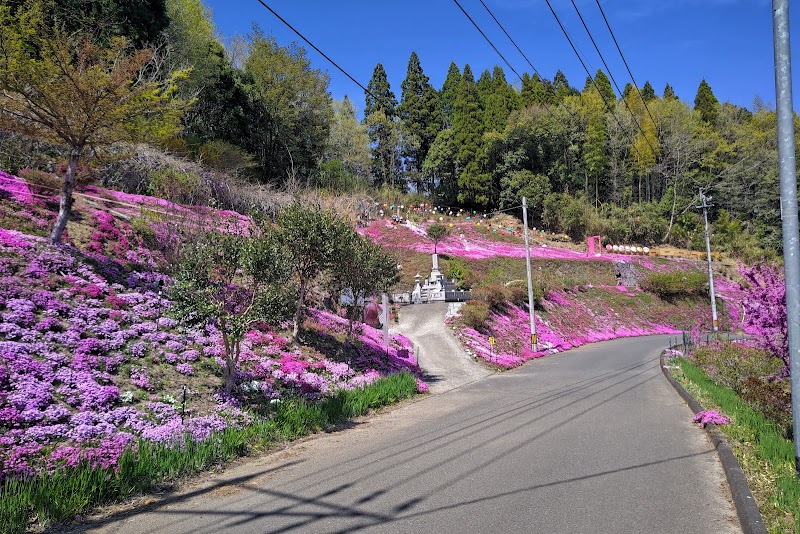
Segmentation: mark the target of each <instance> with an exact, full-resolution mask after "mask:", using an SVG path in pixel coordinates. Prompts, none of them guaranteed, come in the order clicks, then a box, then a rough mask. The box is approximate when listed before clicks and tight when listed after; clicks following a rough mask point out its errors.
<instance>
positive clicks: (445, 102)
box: [439, 62, 461, 127]
mask: <svg viewBox="0 0 800 534" xmlns="http://www.w3.org/2000/svg"><path fill="white" fill-rule="evenodd" d="M460 84H461V71H460V70H459V69H458V65H456V64H455V62H451V63H450V68H449V69H448V70H447V77H446V78H445V79H444V84H443V85H442V90H441V91H440V92H439V101H440V102H441V105H442V119H443V120H444V122H445V126H447V127H450V126H452V124H453V107H454V106H455V103H456V98H457V97H458V86H459V85H460Z"/></svg>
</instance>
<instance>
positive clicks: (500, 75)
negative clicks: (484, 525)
mask: <svg viewBox="0 0 800 534" xmlns="http://www.w3.org/2000/svg"><path fill="white" fill-rule="evenodd" d="M518 107H519V96H518V95H517V92H516V91H514V88H513V87H511V86H510V85H509V84H508V82H507V81H506V75H505V73H504V72H503V69H502V68H500V67H499V66H495V68H494V71H493V72H492V76H491V86H490V87H489V89H488V92H487V94H486V95H484V98H483V127H484V130H485V131H487V132H488V131H492V130H494V131H496V132H502V131H503V130H504V129H505V126H506V121H507V120H508V116H509V115H510V114H511V112H512V111H514V110H515V109H517V108H518Z"/></svg>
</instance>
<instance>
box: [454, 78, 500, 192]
mask: <svg viewBox="0 0 800 534" xmlns="http://www.w3.org/2000/svg"><path fill="white" fill-rule="evenodd" d="M482 122H483V121H482V118H481V109H480V101H479V99H478V90H477V87H476V86H475V79H474V78H473V76H472V70H471V69H470V67H469V65H465V66H464V73H463V75H462V76H461V83H460V85H459V87H458V96H457V98H456V101H455V104H454V113H453V134H454V140H455V145H456V149H457V151H458V152H457V155H456V161H457V162H458V167H460V169H461V172H460V173H459V174H458V178H457V179H458V201H459V202H460V203H462V204H466V205H468V206H476V207H482V206H486V205H488V204H489V197H490V186H491V175H487V174H486V173H484V172H483V168H482V166H483V165H482V164H483V162H482V152H481V136H482V134H483V131H482Z"/></svg>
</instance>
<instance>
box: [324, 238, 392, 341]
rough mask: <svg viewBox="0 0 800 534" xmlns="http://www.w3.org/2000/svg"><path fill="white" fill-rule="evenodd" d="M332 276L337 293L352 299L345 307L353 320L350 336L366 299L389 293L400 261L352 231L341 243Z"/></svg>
mask: <svg viewBox="0 0 800 534" xmlns="http://www.w3.org/2000/svg"><path fill="white" fill-rule="evenodd" d="M330 275H331V284H332V287H333V289H334V293H335V294H336V295H339V294H343V293H346V294H347V295H348V297H350V298H349V299H348V300H349V303H348V304H346V306H345V307H346V309H347V319H348V320H349V321H350V324H349V329H348V333H350V334H352V332H353V322H354V321H355V320H356V319H358V318H359V316H360V314H361V312H362V308H363V307H364V306H363V304H364V303H365V302H366V300H367V299H368V298H369V297H371V296H377V295H379V294H381V293H386V292H387V291H389V288H390V287H391V286H392V285H394V284H395V283H396V282H397V279H398V271H397V259H396V258H394V257H393V256H392V255H391V254H389V253H387V252H386V251H384V250H383V248H382V247H381V246H380V245H377V244H375V243H372V242H371V241H368V240H367V239H365V238H363V237H361V236H360V235H359V234H358V233H357V232H355V231H354V230H352V229H351V230H350V231H349V232H344V235H343V236H342V239H341V240H340V241H339V242H338V246H337V254H336V258H335V260H334V261H332V262H331V267H330Z"/></svg>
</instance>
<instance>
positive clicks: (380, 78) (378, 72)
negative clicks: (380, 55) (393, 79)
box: [364, 63, 397, 119]
mask: <svg viewBox="0 0 800 534" xmlns="http://www.w3.org/2000/svg"><path fill="white" fill-rule="evenodd" d="M367 90H368V91H369V92H368V93H367V95H366V107H365V108H364V118H365V119H366V118H367V117H369V116H370V115H372V114H373V113H375V112H376V111H378V110H381V111H383V114H384V115H386V117H388V118H389V119H393V118H394V115H395V111H396V108H397V98H395V96H394V93H393V92H392V89H391V88H390V87H389V80H388V78H387V77H386V71H385V70H384V68H383V65H381V64H380V63H378V64H377V65H375V69H374V70H373V71H372V78H371V79H370V81H369V85H367ZM370 93H371V94H370ZM373 95H375V96H374V97H373Z"/></svg>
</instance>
